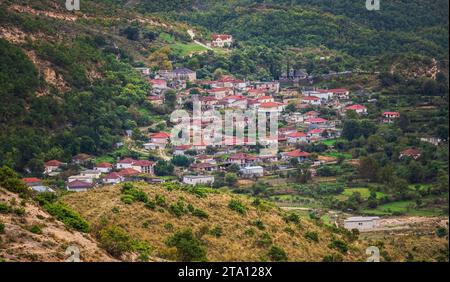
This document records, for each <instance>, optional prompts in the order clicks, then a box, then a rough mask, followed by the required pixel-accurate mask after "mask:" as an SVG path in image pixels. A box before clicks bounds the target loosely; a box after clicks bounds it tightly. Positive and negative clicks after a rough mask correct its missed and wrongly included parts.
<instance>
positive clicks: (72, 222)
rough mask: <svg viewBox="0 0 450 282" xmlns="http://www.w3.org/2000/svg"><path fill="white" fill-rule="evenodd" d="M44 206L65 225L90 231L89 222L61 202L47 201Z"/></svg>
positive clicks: (85, 231) (81, 230) (82, 230)
mask: <svg viewBox="0 0 450 282" xmlns="http://www.w3.org/2000/svg"><path fill="white" fill-rule="evenodd" d="M43 208H44V209H45V210H46V211H47V212H48V213H49V214H51V215H52V216H54V217H56V218H57V219H58V220H60V221H62V222H63V223H64V224H65V225H67V226H69V227H70V228H73V229H75V230H78V231H80V232H84V233H87V232H89V223H88V222H87V221H86V220H85V219H84V218H83V217H81V215H80V214H78V213H77V212H75V211H73V210H72V209H70V208H69V207H67V206H65V205H63V204H60V203H54V204H52V203H47V204H45V205H44V206H43Z"/></svg>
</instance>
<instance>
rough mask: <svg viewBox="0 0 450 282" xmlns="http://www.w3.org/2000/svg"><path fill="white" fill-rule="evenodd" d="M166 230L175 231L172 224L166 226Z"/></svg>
mask: <svg viewBox="0 0 450 282" xmlns="http://www.w3.org/2000/svg"><path fill="white" fill-rule="evenodd" d="M164 229H166V230H169V231H172V230H173V224H172V223H166V224H164Z"/></svg>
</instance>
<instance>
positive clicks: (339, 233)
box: [61, 183, 448, 261]
mask: <svg viewBox="0 0 450 282" xmlns="http://www.w3.org/2000/svg"><path fill="white" fill-rule="evenodd" d="M165 186H166V187H161V186H154V185H148V184H143V183H140V184H137V183H135V184H134V187H135V188H137V189H138V190H140V191H143V192H144V193H145V194H146V195H147V196H148V199H149V201H150V202H153V204H154V205H153V204H152V206H151V207H150V208H149V207H148V206H146V205H145V204H143V203H142V202H139V201H135V202H132V203H129V202H128V203H124V200H121V198H122V199H123V192H121V187H117V186H109V187H105V188H102V189H99V190H94V191H90V192H87V193H78V194H71V195H67V196H64V197H63V198H62V199H61V201H62V202H64V203H65V204H67V205H68V206H70V207H71V208H73V209H74V210H76V211H78V212H79V213H80V214H82V215H83V217H85V218H86V219H87V220H88V221H89V222H91V224H92V225H94V226H95V225H100V226H102V228H107V227H111V226H113V227H119V228H122V229H123V230H126V232H127V233H128V234H130V236H131V237H136V238H140V239H141V240H144V241H146V242H148V243H149V245H150V246H151V249H152V252H151V253H152V256H155V257H160V258H163V259H168V260H177V259H179V257H178V255H177V254H178V253H177V251H176V248H173V247H169V246H168V245H167V244H166V242H167V240H168V239H169V238H170V237H171V236H173V235H174V234H177V233H178V232H180V231H183V230H185V229H186V228H189V229H191V230H192V231H193V234H195V235H194V236H195V237H197V238H199V241H200V244H201V246H203V247H204V249H205V250H206V259H207V260H208V261H270V260H276V258H277V257H276V256H275V258H274V257H271V255H270V250H271V248H272V247H273V246H276V247H278V248H280V249H281V250H283V251H284V252H285V254H286V257H287V260H289V261H322V260H340V259H344V260H345V261H365V259H366V255H365V249H366V248H367V247H368V246H370V245H375V246H379V247H380V249H381V251H382V256H383V258H382V260H392V261H405V260H407V257H408V255H409V254H411V255H414V258H415V259H417V260H425V261H434V260H435V259H437V258H438V257H439V256H440V255H439V254H440V253H441V252H443V253H441V254H444V253H445V248H446V242H445V240H446V239H445V238H437V237H436V236H435V235H425V234H423V235H422V236H421V237H420V240H417V238H419V237H417V236H413V235H406V236H401V237H392V240H381V238H383V236H381V237H378V238H373V237H372V238H369V240H358V239H357V237H358V236H356V237H354V235H352V234H351V233H350V232H348V231H345V230H343V229H337V228H334V227H331V226H328V225H325V224H323V223H322V222H321V221H320V220H319V221H317V220H311V219H309V218H304V217H302V218H297V216H295V215H293V214H291V213H287V212H285V211H282V210H280V209H279V208H276V207H275V206H273V204H271V203H268V202H255V200H254V199H252V198H248V197H242V196H236V195H232V194H224V193H222V192H217V191H214V190H211V191H210V190H189V189H187V190H186V189H182V188H176V187H178V186H176V185H171V184H168V185H165ZM201 191H203V192H201ZM199 195H202V196H199ZM158 199H165V201H160V200H158ZM232 200H238V201H239V202H241V203H242V205H243V207H244V208H245V210H246V212H245V213H243V214H241V213H239V212H237V211H236V210H233V209H231V208H230V203H231V202H232ZM158 201H159V202H160V203H159V204H158ZM255 203H257V204H255ZM189 205H192V206H193V208H194V209H195V210H197V212H192V211H189V209H192V207H191V208H189ZM198 210H200V211H202V212H198ZM297 220H298V222H297ZM384 236H386V235H384ZM382 241H383V242H382ZM447 248H448V245H447Z"/></svg>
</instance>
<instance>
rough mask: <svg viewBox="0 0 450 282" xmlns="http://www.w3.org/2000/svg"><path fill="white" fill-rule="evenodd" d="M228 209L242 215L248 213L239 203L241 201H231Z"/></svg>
mask: <svg viewBox="0 0 450 282" xmlns="http://www.w3.org/2000/svg"><path fill="white" fill-rule="evenodd" d="M228 207H229V208H230V209H231V210H233V211H235V212H237V213H240V214H245V213H246V212H247V208H246V207H245V205H244V204H243V203H242V202H241V201H239V200H235V199H233V200H231V201H230V203H229V204H228Z"/></svg>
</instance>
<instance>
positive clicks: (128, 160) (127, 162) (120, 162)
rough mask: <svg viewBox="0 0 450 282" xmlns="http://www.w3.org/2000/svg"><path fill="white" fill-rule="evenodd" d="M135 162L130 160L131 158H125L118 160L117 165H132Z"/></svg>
mask: <svg viewBox="0 0 450 282" xmlns="http://www.w3.org/2000/svg"><path fill="white" fill-rule="evenodd" d="M135 161H136V160H135V159H132V158H125V159H122V160H120V161H118V162H117V163H118V164H132V163H134V162H135Z"/></svg>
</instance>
